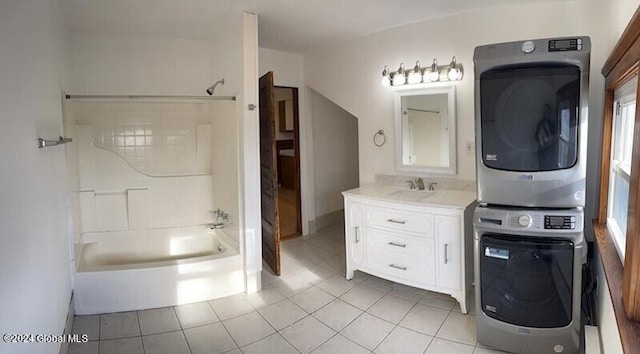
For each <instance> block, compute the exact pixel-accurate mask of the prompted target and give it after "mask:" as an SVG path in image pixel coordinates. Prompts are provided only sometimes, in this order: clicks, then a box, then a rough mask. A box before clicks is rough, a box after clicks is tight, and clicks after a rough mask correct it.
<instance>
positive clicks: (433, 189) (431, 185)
mask: <svg viewBox="0 0 640 354" xmlns="http://www.w3.org/2000/svg"><path fill="white" fill-rule="evenodd" d="M437 185H438V183H437V182H431V183H429V190H430V191H435V190H436V186H437Z"/></svg>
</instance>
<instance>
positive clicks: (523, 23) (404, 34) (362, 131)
mask: <svg viewBox="0 0 640 354" xmlns="http://www.w3.org/2000/svg"><path fill="white" fill-rule="evenodd" d="M581 3H582V2H580V1H575V2H571V1H570V2H561V3H542V4H540V3H539V4H529V5H514V6H505V7H501V8H491V9H487V10H481V11H476V12H469V13H463V14H459V15H455V16H451V17H447V18H442V19H437V20H433V21H427V22H421V23H417V24H413V25H408V26H403V27H399V28H394V29H390V30H385V31H382V32H378V33H376V34H373V35H370V36H366V37H363V38H359V39H356V40H353V41H350V42H347V43H344V44H342V45H338V46H335V47H332V48H322V49H321V50H318V51H315V52H312V53H310V54H308V55H305V58H304V61H305V67H304V68H305V73H304V75H305V83H306V84H307V86H309V87H310V88H312V89H314V90H316V91H317V92H319V93H320V94H322V95H323V96H325V97H327V98H328V99H330V100H331V101H333V102H335V103H336V104H338V105H339V106H341V107H342V108H343V109H345V110H346V111H348V112H349V113H351V114H353V115H354V116H356V117H358V122H359V124H358V125H359V126H358V133H359V136H360V141H359V151H360V183H361V184H362V183H371V182H373V181H374V175H375V174H396V172H395V170H394V162H393V157H394V153H393V147H394V141H393V135H392V134H388V138H389V141H388V144H386V145H385V146H384V147H383V148H376V147H375V146H374V145H373V143H372V141H371V138H372V136H373V134H374V133H375V132H377V131H378V130H379V129H384V130H385V132H393V131H394V128H393V127H394V125H393V92H392V90H391V89H389V88H385V87H382V85H381V84H380V78H381V72H382V69H383V68H384V66H385V65H389V66H390V67H391V68H392V69H393V70H395V69H396V68H397V66H398V65H399V64H400V62H404V64H405V66H406V67H411V66H413V65H414V63H415V60H420V61H421V63H423V65H426V64H428V63H430V62H431V60H432V59H433V58H437V59H438V60H439V62H440V63H446V62H448V61H449V60H451V57H452V56H454V55H455V56H456V58H457V62H458V63H460V64H462V65H463V67H464V70H465V76H464V79H463V81H462V82H460V83H458V84H456V85H457V91H456V96H457V97H456V98H457V107H456V112H457V119H458V125H457V127H458V129H457V138H458V139H457V140H458V145H457V149H458V166H459V169H458V175H457V176H456V177H457V178H459V179H465V180H474V179H475V155H471V154H466V153H465V152H464V144H465V142H466V141H474V140H475V139H474V128H473V127H474V103H473V102H474V96H473V80H474V75H473V50H474V48H475V47H476V46H478V45H481V44H488V43H496V42H503V41H511V40H520V39H523V38H540V37H554V36H563V35H577V34H580V33H579V32H578V27H579V26H578V24H579V21H580V19H579V16H567V14H572V13H580V11H581ZM523 14H526V16H523ZM436 34H437V35H436Z"/></svg>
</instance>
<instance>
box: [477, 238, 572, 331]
mask: <svg viewBox="0 0 640 354" xmlns="http://www.w3.org/2000/svg"><path fill="white" fill-rule="evenodd" d="M480 253H481V254H480V255H479V256H480V287H481V290H480V294H481V303H482V311H483V312H484V313H485V314H486V315H487V316H489V317H492V318H495V319H497V320H499V321H502V322H507V323H510V324H513V325H517V326H524V327H532V328H554V327H564V326H566V325H568V324H569V323H570V322H571V317H572V316H571V313H572V296H571V295H572V288H573V286H572V285H573V255H574V247H573V243H572V242H570V241H567V240H554V239H546V238H531V237H523V236H514V235H498V234H485V235H483V236H482V238H481V239H480Z"/></svg>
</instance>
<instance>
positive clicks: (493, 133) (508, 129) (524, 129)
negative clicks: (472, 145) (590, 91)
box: [480, 65, 586, 172]
mask: <svg viewBox="0 0 640 354" xmlns="http://www.w3.org/2000/svg"><path fill="white" fill-rule="evenodd" d="M579 94H580V70H579V69H578V67H576V66H557V65H556V66H540V67H529V68H527V67H525V68H522V67H506V68H499V69H494V70H490V71H487V72H484V73H482V75H481V76H480V102H481V110H480V111H481V122H480V123H481V142H482V162H483V163H484V165H485V166H487V167H489V168H492V169H497V170H504V171H520V172H538V171H555V170H561V169H567V168H571V167H572V166H573V165H575V163H576V161H577V151H578V122H579V117H578V115H579V109H578V108H579ZM581 138H586V137H581Z"/></svg>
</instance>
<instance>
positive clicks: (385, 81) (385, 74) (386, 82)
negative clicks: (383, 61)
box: [382, 65, 391, 87]
mask: <svg viewBox="0 0 640 354" xmlns="http://www.w3.org/2000/svg"><path fill="white" fill-rule="evenodd" d="M382 86H384V87H388V86H391V77H390V76H389V67H388V66H386V65H385V66H384V70H382Z"/></svg>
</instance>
